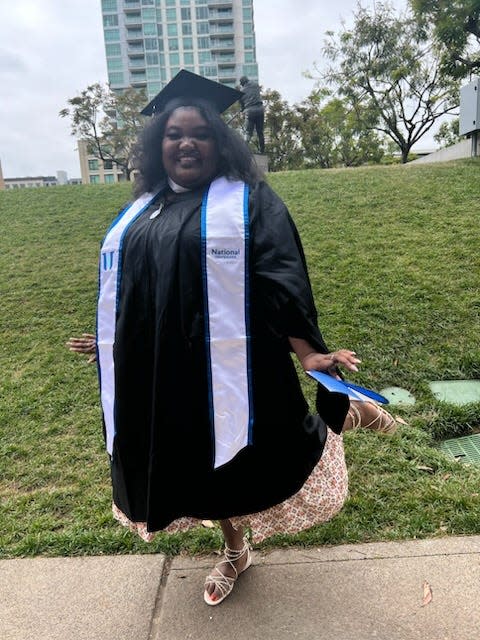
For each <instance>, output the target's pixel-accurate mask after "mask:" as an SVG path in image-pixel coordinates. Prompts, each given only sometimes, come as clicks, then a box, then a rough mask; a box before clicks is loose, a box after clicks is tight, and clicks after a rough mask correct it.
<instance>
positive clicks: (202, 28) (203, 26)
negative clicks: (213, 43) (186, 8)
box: [197, 22, 208, 33]
mask: <svg viewBox="0 0 480 640" xmlns="http://www.w3.org/2000/svg"><path fill="white" fill-rule="evenodd" d="M197 33H208V22H197Z"/></svg>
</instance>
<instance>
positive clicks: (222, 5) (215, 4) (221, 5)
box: [208, 0, 233, 9]
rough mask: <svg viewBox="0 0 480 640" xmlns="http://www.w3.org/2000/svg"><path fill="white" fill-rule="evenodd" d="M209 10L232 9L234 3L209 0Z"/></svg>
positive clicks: (226, 0) (222, 0) (225, 0)
mask: <svg viewBox="0 0 480 640" xmlns="http://www.w3.org/2000/svg"><path fill="white" fill-rule="evenodd" d="M208 8H209V9H232V8H233V2H232V0H230V2H229V1H228V0H208Z"/></svg>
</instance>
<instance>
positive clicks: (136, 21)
mask: <svg viewBox="0 0 480 640" xmlns="http://www.w3.org/2000/svg"><path fill="white" fill-rule="evenodd" d="M125 24H126V25H127V27H141V26H142V16H141V14H139V13H138V14H137V13H132V14H128V13H127V15H126V16H125Z"/></svg>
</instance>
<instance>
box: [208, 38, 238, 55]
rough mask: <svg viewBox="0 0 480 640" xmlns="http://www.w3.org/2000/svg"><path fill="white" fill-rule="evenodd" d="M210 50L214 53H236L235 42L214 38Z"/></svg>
mask: <svg viewBox="0 0 480 640" xmlns="http://www.w3.org/2000/svg"><path fill="white" fill-rule="evenodd" d="M210 49H211V51H212V52H234V51H235V42H234V41H233V40H226V39H225V40H223V39H217V38H212V39H211V40H210Z"/></svg>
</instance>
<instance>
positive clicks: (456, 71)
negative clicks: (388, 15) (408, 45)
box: [410, 0, 480, 78]
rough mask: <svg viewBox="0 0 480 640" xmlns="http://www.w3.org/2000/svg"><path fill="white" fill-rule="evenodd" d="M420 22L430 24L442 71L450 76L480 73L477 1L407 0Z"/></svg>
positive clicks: (479, 8)
mask: <svg viewBox="0 0 480 640" xmlns="http://www.w3.org/2000/svg"><path fill="white" fill-rule="evenodd" d="M410 4H411V6H412V9H413V11H414V13H415V16H416V17H417V20H418V22H419V24H420V25H421V26H422V27H424V26H426V25H431V26H432V27H433V36H434V38H435V41H436V43H437V44H438V47H439V50H440V54H441V66H442V71H443V72H444V73H446V74H447V75H449V76H451V77H453V78H465V77H467V76H469V75H470V74H474V73H480V0H410Z"/></svg>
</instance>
